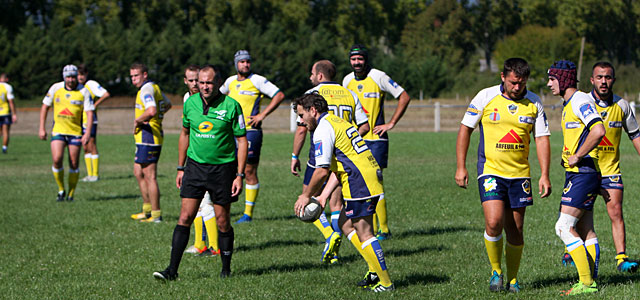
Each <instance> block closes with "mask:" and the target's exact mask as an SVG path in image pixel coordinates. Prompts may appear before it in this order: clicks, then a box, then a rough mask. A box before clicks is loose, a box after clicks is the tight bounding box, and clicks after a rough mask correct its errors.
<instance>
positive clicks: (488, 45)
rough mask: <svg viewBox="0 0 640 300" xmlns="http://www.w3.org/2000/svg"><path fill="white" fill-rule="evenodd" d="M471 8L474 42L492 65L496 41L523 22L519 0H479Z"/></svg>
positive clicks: (515, 29) (488, 63) (514, 30)
mask: <svg viewBox="0 0 640 300" xmlns="http://www.w3.org/2000/svg"><path fill="white" fill-rule="evenodd" d="M470 9H471V13H472V15H473V19H472V24H471V29H472V31H473V35H474V42H475V44H476V45H477V46H478V48H480V49H482V51H483V52H484V59H485V60H486V62H487V66H491V56H492V55H493V51H494V50H495V45H496V42H498V41H500V40H501V39H502V38H504V37H505V36H507V35H511V34H513V33H515V32H516V31H517V30H518V28H520V26H521V24H522V23H521V22H522V21H521V20H520V7H519V6H518V1H517V0H478V1H475V4H474V5H472V6H471V7H470Z"/></svg>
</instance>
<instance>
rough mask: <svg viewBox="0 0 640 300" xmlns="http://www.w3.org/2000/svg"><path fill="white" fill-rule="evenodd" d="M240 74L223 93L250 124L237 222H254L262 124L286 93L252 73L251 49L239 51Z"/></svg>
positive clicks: (222, 87)
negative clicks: (264, 102)
mask: <svg viewBox="0 0 640 300" xmlns="http://www.w3.org/2000/svg"><path fill="white" fill-rule="evenodd" d="M233 64H234V66H235V68H236V70H237V71H238V73H237V74H236V75H233V76H231V77H229V78H227V80H226V81H225V82H224V84H223V85H222V86H221V87H220V91H221V92H222V93H223V94H226V95H229V96H230V97H231V98H233V99H235V100H236V101H238V103H240V106H241V107H242V113H243V115H244V117H245V124H246V125H247V140H248V141H249V158H248V159H249V160H248V162H247V170H246V175H247V183H246V186H245V191H244V192H245V202H244V203H245V207H244V214H243V215H242V217H240V219H238V221H236V223H244V222H251V218H252V217H253V208H254V206H255V204H256V200H257V199H258V192H259V191H260V182H259V180H258V164H259V163H260V150H261V148H262V121H263V120H264V119H265V118H266V117H267V116H268V115H269V114H270V113H272V112H273V111H274V110H276V108H278V105H280V102H282V100H283V99H284V93H283V92H282V91H281V90H280V89H279V88H278V87H277V86H276V85H274V84H273V83H271V82H270V81H269V80H267V79H266V78H265V77H264V76H261V75H258V74H255V73H253V72H252V71H251V55H249V51H247V50H238V51H237V52H236V53H235V55H234V58H233ZM263 96H267V97H269V98H271V102H270V103H269V105H268V106H267V107H266V108H265V109H264V110H263V111H262V112H261V111H260V100H262V97H263Z"/></svg>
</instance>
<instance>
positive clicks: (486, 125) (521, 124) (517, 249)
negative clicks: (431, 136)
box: [455, 58, 551, 292]
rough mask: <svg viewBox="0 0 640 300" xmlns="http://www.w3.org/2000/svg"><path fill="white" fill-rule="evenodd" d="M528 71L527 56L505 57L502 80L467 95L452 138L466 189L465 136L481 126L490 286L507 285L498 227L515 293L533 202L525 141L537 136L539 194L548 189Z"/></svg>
mask: <svg viewBox="0 0 640 300" xmlns="http://www.w3.org/2000/svg"><path fill="white" fill-rule="evenodd" d="M530 72H531V70H530V68H529V64H528V63H527V61H525V60H524V59H521V58H509V59H507V60H506V61H505V62H504V67H503V69H502V73H500V77H501V79H502V84H500V85H496V86H492V87H489V88H486V89H483V90H481V91H480V92H479V93H478V94H477V95H476V96H475V97H474V98H473V100H471V103H470V104H469V107H468V108H467V112H466V113H465V115H464V118H463V119H462V122H461V123H462V124H461V125H460V130H459V131H458V139H457V142H456V163H457V169H456V175H455V180H456V184H458V186H460V187H462V188H466V187H467V184H468V181H469V173H468V171H467V168H466V166H465V163H466V158H467V150H468V149H469V139H470V136H471V133H472V132H473V130H474V128H475V127H476V126H478V125H479V126H480V144H479V145H478V189H479V192H480V201H481V202H482V210H483V212H484V221H485V231H484V243H485V247H486V249H487V255H488V256H489V262H490V263H491V278H490V280H489V290H490V291H494V292H498V291H502V290H504V289H505V286H504V282H503V277H504V276H503V274H502V273H503V272H502V267H501V263H502V249H503V244H504V242H503V238H502V231H503V230H504V232H505V233H506V235H507V245H506V247H505V256H506V264H507V284H508V286H507V289H508V291H510V292H519V291H520V284H519V283H518V279H517V275H518V270H519V268H520V259H521V257H522V250H523V248H524V237H523V230H524V215H525V210H526V208H527V206H530V205H533V197H532V191H531V188H532V187H531V186H532V184H531V174H530V165H529V144H530V141H531V136H532V135H533V137H534V138H535V143H536V148H537V156H538V161H539V162H540V173H541V176H540V179H539V180H538V188H539V194H540V196H541V197H543V198H544V197H547V196H549V194H551V183H550V181H549V163H550V160H551V155H550V153H551V151H550V148H549V135H550V133H549V125H548V122H547V117H546V115H545V113H544V109H543V107H542V102H541V101H540V98H539V97H538V96H537V95H536V94H534V93H532V92H531V91H529V90H527V80H528V79H529V74H530Z"/></svg>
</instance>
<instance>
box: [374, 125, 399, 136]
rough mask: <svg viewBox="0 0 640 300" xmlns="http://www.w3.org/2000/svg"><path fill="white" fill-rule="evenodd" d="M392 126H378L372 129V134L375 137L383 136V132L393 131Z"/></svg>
mask: <svg viewBox="0 0 640 300" xmlns="http://www.w3.org/2000/svg"><path fill="white" fill-rule="evenodd" d="M394 126H395V125H394V124H391V123H387V124H382V125H378V126H376V127H373V133H375V134H377V135H383V134H384V133H385V132H387V131H389V130H391V129H393V127H394Z"/></svg>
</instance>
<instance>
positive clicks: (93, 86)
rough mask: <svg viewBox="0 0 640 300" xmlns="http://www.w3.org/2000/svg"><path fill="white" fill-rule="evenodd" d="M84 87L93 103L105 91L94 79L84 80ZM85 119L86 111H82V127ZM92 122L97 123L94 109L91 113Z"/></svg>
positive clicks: (84, 124)
mask: <svg viewBox="0 0 640 300" xmlns="http://www.w3.org/2000/svg"><path fill="white" fill-rule="evenodd" d="M84 87H85V88H86V89H87V90H88V91H89V93H90V94H91V101H92V102H93V103H96V101H98V99H100V98H101V97H102V96H104V94H106V93H107V90H105V89H104V88H103V87H102V86H100V84H99V83H98V82H97V81H95V80H88V81H87V82H85V84H84ZM86 120H87V113H86V112H84V113H83V114H82V126H83V127H84V126H86ZM93 124H98V114H97V113H96V112H95V111H94V114H93Z"/></svg>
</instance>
